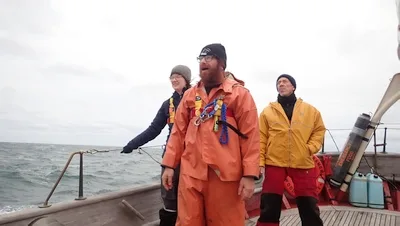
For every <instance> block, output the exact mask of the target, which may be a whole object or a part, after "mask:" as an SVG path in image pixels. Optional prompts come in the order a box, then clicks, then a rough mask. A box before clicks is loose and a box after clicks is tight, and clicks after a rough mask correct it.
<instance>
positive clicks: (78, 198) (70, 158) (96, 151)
mask: <svg viewBox="0 0 400 226" xmlns="http://www.w3.org/2000/svg"><path fill="white" fill-rule="evenodd" d="M156 147H161V148H163V147H164V145H154V146H146V147H140V148H138V149H137V150H138V152H139V154H142V152H144V153H146V154H147V155H149V156H150V157H151V158H153V157H152V156H151V155H150V154H149V153H147V152H146V151H145V150H144V149H146V148H156ZM112 151H121V149H112V150H97V149H89V150H85V151H83V150H82V151H77V152H73V153H71V154H70V156H69V158H68V161H67V163H66V164H65V165H64V168H63V170H62V171H61V174H60V176H59V177H58V178H57V181H56V182H55V183H54V185H53V187H52V189H51V191H50V193H49V195H48V196H47V198H46V200H45V201H44V202H43V204H42V205H39V207H40V208H47V207H50V206H51V204H49V200H50V198H51V196H52V195H53V193H54V191H55V190H56V188H57V186H58V184H59V183H60V181H61V179H62V178H63V176H64V174H65V172H66V171H67V169H68V167H69V165H70V163H71V161H72V159H73V158H74V156H75V155H78V154H79V188H78V189H79V190H78V197H77V198H75V200H85V199H86V197H84V196H83V155H84V154H96V153H104V152H112ZM153 160H154V161H157V160H155V159H154V158H153ZM123 204H124V205H127V203H123ZM129 208H132V207H129Z"/></svg>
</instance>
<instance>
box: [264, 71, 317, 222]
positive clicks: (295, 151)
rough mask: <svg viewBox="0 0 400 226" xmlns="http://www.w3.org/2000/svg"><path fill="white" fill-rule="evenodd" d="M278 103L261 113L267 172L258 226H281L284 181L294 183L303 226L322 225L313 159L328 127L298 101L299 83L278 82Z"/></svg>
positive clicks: (282, 77) (284, 78) (314, 111)
mask: <svg viewBox="0 0 400 226" xmlns="http://www.w3.org/2000/svg"><path fill="white" fill-rule="evenodd" d="M276 86H277V87H276V88H277V90H278V92H279V95H278V100H277V102H272V103H270V104H269V105H268V106H267V107H266V108H264V110H263V111H262V112H261V114H260V119H259V120H260V140H261V145H260V146H261V147H260V152H261V153H260V168H261V172H265V179H264V183H263V191H262V195H261V205H260V210H261V212H260V218H259V219H258V222H257V225H258V226H279V218H280V215H281V205H282V195H283V191H284V180H285V179H286V176H288V175H289V176H290V177H291V178H292V180H293V185H294V191H295V194H296V203H297V207H298V209H299V215H300V218H301V222H302V225H307V226H308V225H310V226H322V225H323V222H322V220H321V218H320V216H319V214H320V213H319V208H318V206H317V201H318V194H317V192H316V189H317V187H316V179H317V175H316V172H315V170H314V167H315V166H314V161H313V158H312V156H313V155H314V154H316V153H317V152H318V151H319V150H320V148H321V146H322V142H323V139H324V135H325V126H324V123H323V121H322V117H321V114H320V112H319V111H318V110H317V109H316V108H315V107H313V106H312V105H310V104H308V103H306V102H303V100H302V99H301V98H298V99H297V98H296V95H295V94H294V91H295V89H296V81H295V80H294V78H293V77H292V76H290V75H287V74H283V75H280V76H279V77H278V79H277V83H276Z"/></svg>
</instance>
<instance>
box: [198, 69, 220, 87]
mask: <svg viewBox="0 0 400 226" xmlns="http://www.w3.org/2000/svg"><path fill="white" fill-rule="evenodd" d="M200 78H201V81H202V82H203V83H204V84H206V85H214V84H218V83H220V82H221V78H219V75H218V70H217V68H209V69H207V70H204V71H200Z"/></svg>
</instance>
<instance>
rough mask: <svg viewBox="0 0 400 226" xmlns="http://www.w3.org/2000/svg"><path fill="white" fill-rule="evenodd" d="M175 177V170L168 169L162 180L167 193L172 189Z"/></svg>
mask: <svg viewBox="0 0 400 226" xmlns="http://www.w3.org/2000/svg"><path fill="white" fill-rule="evenodd" d="M173 176H174V170H173V169H171V168H167V167H166V168H165V170H164V173H163V175H162V177H161V179H162V185H163V186H164V188H165V189H166V190H167V191H168V190H170V189H171V188H172V178H173Z"/></svg>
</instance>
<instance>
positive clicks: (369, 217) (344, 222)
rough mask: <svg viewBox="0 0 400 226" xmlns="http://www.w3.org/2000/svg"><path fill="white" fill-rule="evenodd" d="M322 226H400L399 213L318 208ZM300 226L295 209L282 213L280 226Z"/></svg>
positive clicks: (253, 221)
mask: <svg viewBox="0 0 400 226" xmlns="http://www.w3.org/2000/svg"><path fill="white" fill-rule="evenodd" d="M320 210H321V217H322V220H323V221H324V226H329V225H332V226H336V225H340V226H368V225H371V226H397V225H400V212H395V211H388V210H377V209H370V208H354V207H343V206H322V207H320ZM257 218H258V217H256V218H252V219H250V220H248V221H247V223H246V226H255V225H256V221H257ZM289 225H290V226H301V222H300V217H299V214H298V210H297V208H294V209H290V210H285V211H282V214H281V221H280V226H289Z"/></svg>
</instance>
